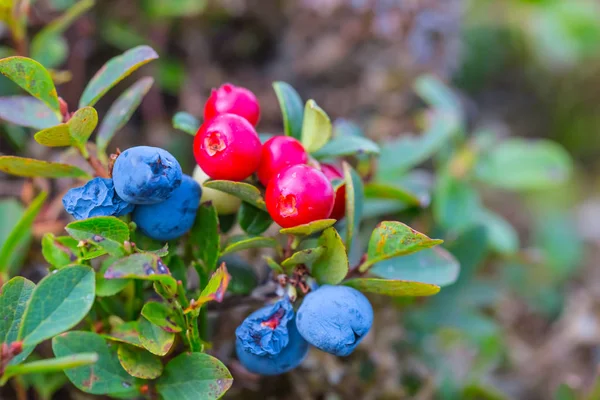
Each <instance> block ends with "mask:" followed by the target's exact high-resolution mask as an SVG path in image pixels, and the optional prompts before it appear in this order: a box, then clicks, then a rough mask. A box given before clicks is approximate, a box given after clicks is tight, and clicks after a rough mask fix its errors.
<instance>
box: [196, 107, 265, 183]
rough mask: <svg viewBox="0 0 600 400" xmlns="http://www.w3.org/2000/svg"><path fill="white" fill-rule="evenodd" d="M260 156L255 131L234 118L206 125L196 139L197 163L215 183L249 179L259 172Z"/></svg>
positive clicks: (223, 116)
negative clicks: (219, 180) (218, 180)
mask: <svg viewBox="0 0 600 400" xmlns="http://www.w3.org/2000/svg"><path fill="white" fill-rule="evenodd" d="M260 153H261V144H260V139H259V138H258V134H257V133H256V131H255V130H254V127H253V126H252V125H250V123H249V122H248V121H246V120H245V119H244V118H242V117H239V116H237V115H234V114H222V115H219V116H217V117H215V118H213V119H211V120H209V121H205V122H204V123H203V124H202V126H200V129H198V132H197V133H196V138H195V139H194V156H195V157H196V162H197V163H198V165H199V166H200V168H202V170H203V171H204V172H206V174H207V175H208V176H210V177H211V178H213V179H225V180H231V181H241V180H244V179H246V178H247V177H249V176H250V175H252V174H253V173H254V172H255V171H256V169H257V168H258V164H259V163H260Z"/></svg>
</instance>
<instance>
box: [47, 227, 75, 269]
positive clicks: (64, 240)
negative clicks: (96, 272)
mask: <svg viewBox="0 0 600 400" xmlns="http://www.w3.org/2000/svg"><path fill="white" fill-rule="evenodd" d="M77 243H78V242H77V240H75V239H73V238H70V237H68V236H63V237H59V238H57V237H56V236H54V235H53V234H52V233H46V234H44V237H42V254H43V256H44V258H45V259H46V261H48V262H49V263H50V264H51V265H52V266H53V267H56V268H62V267H64V266H65V265H69V264H72V263H74V262H76V261H77V259H78V257H77V255H76V253H75V252H74V251H73V248H76V247H77Z"/></svg>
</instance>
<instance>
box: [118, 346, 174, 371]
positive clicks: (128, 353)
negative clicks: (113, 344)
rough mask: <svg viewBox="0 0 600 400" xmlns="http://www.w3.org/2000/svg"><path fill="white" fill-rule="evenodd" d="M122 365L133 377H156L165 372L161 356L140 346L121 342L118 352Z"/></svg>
mask: <svg viewBox="0 0 600 400" xmlns="http://www.w3.org/2000/svg"><path fill="white" fill-rule="evenodd" d="M117 356H118V358H119V362H120V363H121V367H123V369H124V370H125V371H127V373H128V374H129V375H131V376H133V377H136V378H140V379H156V378H158V377H159V376H160V375H161V374H162V372H163V365H162V362H161V361H160V358H158V357H157V356H155V355H154V354H152V353H149V352H147V351H146V350H142V349H140V348H139V347H133V346H129V345H127V344H120V345H119V350H118V352H117Z"/></svg>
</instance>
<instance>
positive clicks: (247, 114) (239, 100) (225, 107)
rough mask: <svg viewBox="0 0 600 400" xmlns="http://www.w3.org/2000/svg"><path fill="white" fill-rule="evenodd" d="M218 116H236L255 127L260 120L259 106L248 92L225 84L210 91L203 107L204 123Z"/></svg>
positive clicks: (256, 100) (252, 94)
mask: <svg viewBox="0 0 600 400" xmlns="http://www.w3.org/2000/svg"><path fill="white" fill-rule="evenodd" d="M220 114H236V115H239V116H240V117H242V118H245V119H246V120H248V122H250V123H251V124H252V125H254V126H256V124H257V123H258V119H259V118H260V105H259V104H258V99H257V98H256V96H255V95H254V93H252V92H251V91H250V90H248V89H246V88H243V87H239V86H234V85H232V84H231V83H225V84H223V85H221V87H220V88H218V89H213V90H212V92H211V93H210V97H209V98H208V100H207V101H206V104H205V105H204V120H205V121H208V120H209V119H212V118H214V117H216V116H217V115H220Z"/></svg>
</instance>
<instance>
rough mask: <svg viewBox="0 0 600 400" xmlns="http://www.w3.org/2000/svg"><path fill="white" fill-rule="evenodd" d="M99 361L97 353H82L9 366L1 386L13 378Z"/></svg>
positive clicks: (0, 381)
mask: <svg viewBox="0 0 600 400" xmlns="http://www.w3.org/2000/svg"><path fill="white" fill-rule="evenodd" d="M97 361H98V355H97V354H96V353H81V354H75V355H71V356H65V357H60V358H50V359H45V360H38V361H33V362H30V363H27V364H20V365H9V366H8V367H6V369H5V370H4V375H2V378H1V379H0V386H2V385H4V384H5V383H6V382H7V381H8V380H9V379H10V378H12V377H13V376H17V375H25V374H34V373H41V372H46V373H47V372H54V371H63V370H67V369H71V368H77V367H81V366H84V365H90V364H94V363H95V362H97Z"/></svg>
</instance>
